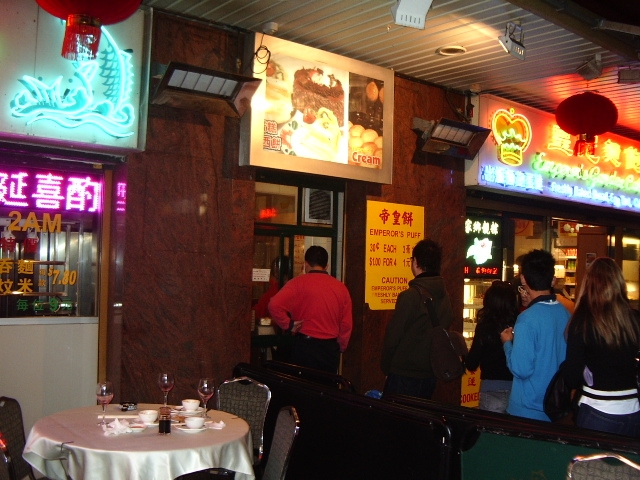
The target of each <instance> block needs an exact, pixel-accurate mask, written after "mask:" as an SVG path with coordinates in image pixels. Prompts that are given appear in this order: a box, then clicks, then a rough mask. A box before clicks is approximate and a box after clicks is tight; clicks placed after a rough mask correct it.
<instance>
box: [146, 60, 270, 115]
mask: <svg viewBox="0 0 640 480" xmlns="http://www.w3.org/2000/svg"><path fill="white" fill-rule="evenodd" d="M161 70H164V73H163V74H162V79H161V80H160V83H159V84H158V87H157V89H156V92H155V96H154V97H153V100H152V101H151V103H154V104H156V105H167V106H170V107H176V108H185V109H189V110H199V111H203V112H207V113H214V114H217V115H224V116H227V117H241V116H242V115H243V114H244V112H245V110H246V109H247V108H249V106H250V105H251V97H253V94H254V93H255V92H256V90H257V88H258V86H259V85H260V82H261V81H262V80H261V79H259V78H253V77H245V76H243V75H237V74H234V73H228V72H220V71H217V70H211V69H208V68H202V67H195V66H193V65H187V64H184V63H178V62H170V63H169V65H167V66H166V69H165V68H164V66H161Z"/></svg>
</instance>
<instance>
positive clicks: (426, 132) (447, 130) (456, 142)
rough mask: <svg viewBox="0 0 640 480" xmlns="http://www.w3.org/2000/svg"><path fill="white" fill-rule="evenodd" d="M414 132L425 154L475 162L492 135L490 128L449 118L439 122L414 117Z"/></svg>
mask: <svg viewBox="0 0 640 480" xmlns="http://www.w3.org/2000/svg"><path fill="white" fill-rule="evenodd" d="M413 131H414V132H416V133H417V134H418V135H419V145H420V149H421V151H423V152H428V153H435V154H438V155H450V156H453V157H458V158H464V159H466V160H473V158H474V157H475V156H476V154H477V153H478V151H479V150H480V147H482V145H483V144H484V142H485V140H486V139H487V137H488V136H489V134H490V133H491V130H490V129H488V128H483V127H478V126H476V125H471V124H468V123H462V122H456V121H454V120H449V119H447V118H441V119H440V120H439V121H435V120H423V119H422V118H417V117H414V119H413Z"/></svg>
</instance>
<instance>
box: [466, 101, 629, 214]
mask: <svg viewBox="0 0 640 480" xmlns="http://www.w3.org/2000/svg"><path fill="white" fill-rule="evenodd" d="M505 103H506V102H504V101H502V100H500V99H498V98H497V97H493V96H491V95H483V96H482V97H481V99H480V118H481V119H483V118H484V119H486V123H485V124H488V125H490V126H491V130H492V136H493V140H494V142H486V143H485V144H484V145H483V147H482V148H481V150H480V152H479V155H478V157H477V160H476V161H475V163H474V165H473V167H472V168H470V169H469V171H468V172H467V175H466V182H467V185H472V184H474V183H473V182H476V183H475V184H477V185H482V186H486V187H490V188H495V189H500V190H509V191H513V192H518V193H524V194H529V195H544V196H546V197H550V198H558V199H563V200H570V201H575V202H579V203H583V204H592V205H599V206H605V207H609V208H616V209H627V210H631V211H634V212H640V142H634V141H633V140H630V139H627V138H624V137H620V136H618V135H614V134H609V133H607V134H603V135H600V136H598V137H597V138H596V147H595V149H594V151H593V152H592V153H585V154H583V155H580V156H574V155H573V143H574V141H575V138H573V137H572V136H571V135H569V134H568V133H566V132H564V131H563V130H562V129H561V128H560V127H559V126H558V125H557V124H556V122H555V118H554V117H553V116H552V115H551V114H548V113H546V112H541V111H537V110H534V109H531V108H529V107H524V106H520V107H513V106H510V107H505Z"/></svg>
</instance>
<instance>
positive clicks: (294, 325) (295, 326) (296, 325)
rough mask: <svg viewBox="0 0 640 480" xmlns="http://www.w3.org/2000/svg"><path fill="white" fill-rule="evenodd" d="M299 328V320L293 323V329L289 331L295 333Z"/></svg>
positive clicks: (300, 322)
mask: <svg viewBox="0 0 640 480" xmlns="http://www.w3.org/2000/svg"><path fill="white" fill-rule="evenodd" d="M301 326H302V320H299V321H297V322H293V328H292V329H291V333H297V332H298V330H300V327H301Z"/></svg>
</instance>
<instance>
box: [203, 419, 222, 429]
mask: <svg viewBox="0 0 640 480" xmlns="http://www.w3.org/2000/svg"><path fill="white" fill-rule="evenodd" d="M206 426H207V427H209V428H213V429H214V430H222V429H223V428H224V427H226V426H227V424H226V423H224V422H223V421H222V420H220V421H219V422H207V423H206Z"/></svg>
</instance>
